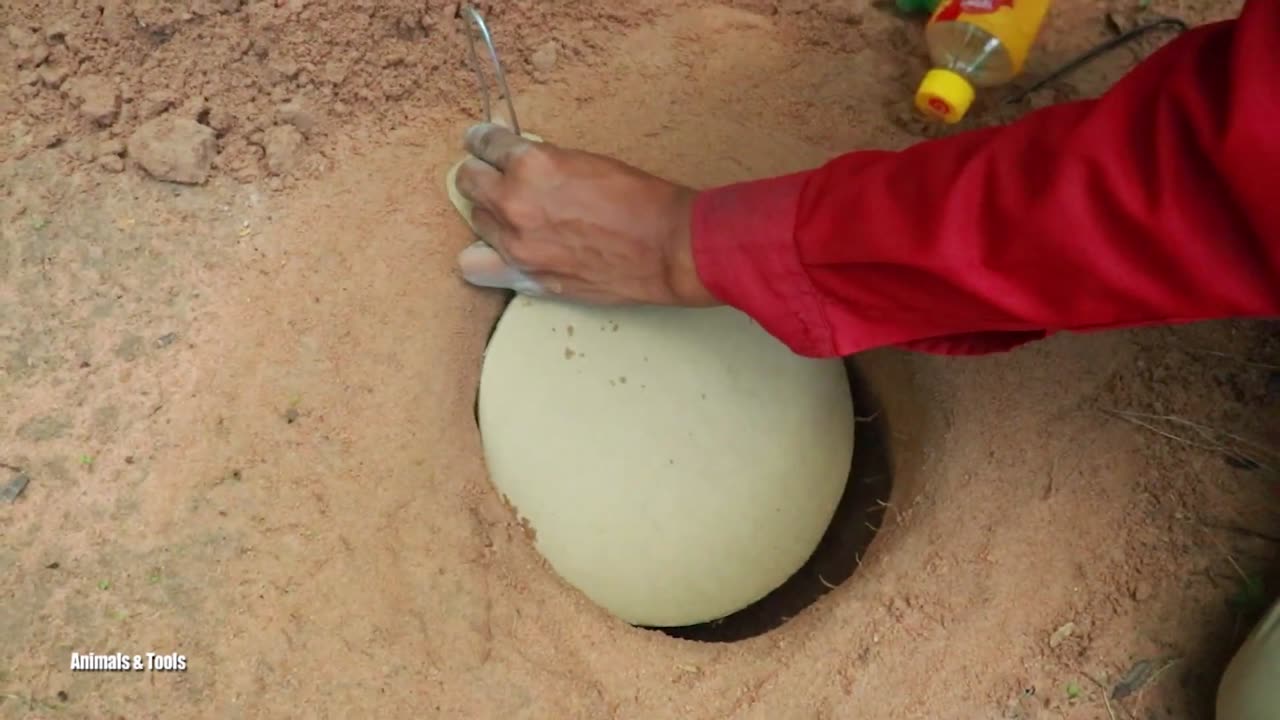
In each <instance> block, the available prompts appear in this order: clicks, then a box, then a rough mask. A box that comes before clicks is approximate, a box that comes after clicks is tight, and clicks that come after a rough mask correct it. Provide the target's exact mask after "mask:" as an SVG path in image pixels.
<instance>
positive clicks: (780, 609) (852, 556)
mask: <svg viewBox="0 0 1280 720" xmlns="http://www.w3.org/2000/svg"><path fill="white" fill-rule="evenodd" d="M514 297H515V295H514V294H513V293H508V298H507V300H508V302H510V300H512V299H514ZM504 308H505V306H504ZM500 317H501V313H499V319H500ZM496 329H497V320H496V319H495V322H494V324H493V325H492V326H491V327H490V329H489V334H488V337H487V338H486V345H487V344H488V342H489V341H490V340H492V337H493V333H494V332H495V331H496ZM844 367H845V371H846V374H847V376H848V379H849V388H850V394H851V402H852V403H853V406H854V409H855V412H856V415H857V419H856V421H855V423H854V456H853V459H852V463H851V467H850V471H849V477H848V480H847V482H846V484H845V488H844V493H843V494H842V496H841V498H840V501H839V503H838V505H837V507H836V509H835V512H834V514H833V516H832V519H831V521H830V523H829V524H828V526H827V529H826V532H825V533H824V535H823V537H822V539H821V540H820V541H819V543H818V545H817V547H816V548H815V550H814V552H813V554H812V555H811V556H810V557H809V559H808V560H807V561H806V562H805V563H804V565H803V566H801V567H800V569H799V570H797V571H796V572H795V573H794V574H793V575H792V576H791V577H790V578H789V579H788V580H787V581H786V582H784V583H783V584H782V585H781V586H779V587H777V588H776V589H774V590H773V591H772V592H770V593H769V594H768V595H766V596H765V597H763V598H761V599H760V600H757V601H756V602H755V603H753V604H751V605H749V606H747V607H746V608H743V609H742V610H739V611H737V612H735V613H733V614H731V615H728V616H726V617H723V618H720V619H718V620H713V621H710V622H706V623H700V624H697V625H688V626H683V627H661V628H645V629H649V630H653V631H657V632H662V633H665V634H667V635H669V636H672V637H676V638H681V639H687V640H696V641H702V642H736V641H741V640H746V639H749V638H753V637H756V636H759V635H763V634H765V633H767V632H769V631H771V630H775V629H777V628H779V627H781V626H783V625H784V624H786V622H787V621H788V620H790V619H791V618H793V617H795V616H796V615H798V614H799V613H800V612H802V611H803V610H804V609H805V608H807V607H809V606H810V605H812V604H813V603H815V602H817V601H818V600H819V599H821V598H822V597H823V596H824V595H826V594H827V593H828V592H831V591H832V590H834V589H835V588H836V587H838V586H839V585H840V584H841V583H842V582H844V581H846V580H848V579H849V578H850V577H852V576H853V574H854V573H855V572H856V571H857V569H858V566H859V565H860V564H861V562H862V559H863V558H864V557H866V554H867V549H868V548H869V547H870V545H871V542H872V540H873V539H874V538H875V536H876V533H877V532H878V530H879V527H880V524H881V522H882V521H883V519H884V512H885V509H886V507H887V505H886V503H887V502H888V501H889V499H890V496H891V493H892V490H893V463H892V462H891V455H890V452H889V443H888V438H889V437H890V434H889V430H888V421H887V418H886V417H885V413H884V409H883V406H882V404H881V402H880V401H879V398H878V397H877V395H876V394H875V393H874V392H873V391H872V389H871V387H870V386H869V384H868V381H867V376H866V374H865V373H863V372H862V371H861V370H860V369H859V367H858V365H857V364H856V363H855V362H854V361H846V362H845V364H844ZM473 417H474V419H475V422H476V426H477V428H479V424H480V422H479V388H478V387H477V388H476V400H475V403H474V405H473Z"/></svg>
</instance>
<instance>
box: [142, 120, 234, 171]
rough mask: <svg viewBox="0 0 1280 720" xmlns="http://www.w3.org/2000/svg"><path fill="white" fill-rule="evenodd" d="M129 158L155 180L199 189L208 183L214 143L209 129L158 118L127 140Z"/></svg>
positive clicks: (216, 146) (188, 121)
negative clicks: (193, 186) (199, 186)
mask: <svg viewBox="0 0 1280 720" xmlns="http://www.w3.org/2000/svg"><path fill="white" fill-rule="evenodd" d="M128 150H129V156H130V157H132V158H133V159H134V160H135V161H136V162H137V163H138V164H139V165H141V166H142V169H143V170H146V171H147V173H148V174H150V175H151V176H152V177H154V178H156V179H158V180H166V181H169V182H176V183H184V184H187V185H200V184H202V183H204V182H205V181H206V180H208V179H209V171H210V169H211V168H212V167H213V158H214V156H215V155H216V154H217V150H218V143H217V140H216V139H215V137H214V133H213V129H212V128H208V127H205V126H204V125H201V124H200V123H198V122H196V121H194V120H188V119H186V118H178V117H171V116H168V115H162V116H160V117H158V118H155V119H153V120H149V121H147V122H146V123H144V124H143V125H142V127H140V128H138V129H137V130H136V131H135V132H134V133H133V135H132V136H130V137H129V144H128Z"/></svg>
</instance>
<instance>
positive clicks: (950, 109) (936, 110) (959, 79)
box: [916, 68, 974, 124]
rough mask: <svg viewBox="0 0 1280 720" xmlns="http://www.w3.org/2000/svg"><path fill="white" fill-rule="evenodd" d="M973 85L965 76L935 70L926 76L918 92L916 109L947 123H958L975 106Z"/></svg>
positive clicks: (949, 71) (948, 71) (938, 69)
mask: <svg viewBox="0 0 1280 720" xmlns="http://www.w3.org/2000/svg"><path fill="white" fill-rule="evenodd" d="M973 97H974V90H973V85H971V84H969V81H968V80H966V79H964V76H963V75H961V74H959V73H957V72H952V71H951V70H942V69H940V68H935V69H933V70H930V71H929V72H928V73H926V74H925V76H924V80H921V81H920V88H919V89H918V90H916V108H918V109H919V110H920V112H922V113H924V114H925V115H929V116H931V117H935V118H938V119H939V120H942V121H943V122H945V123H948V124H953V123H958V122H960V120H961V119H962V118H963V117H964V114H965V113H966V112H968V111H969V106H970V105H972V104H973Z"/></svg>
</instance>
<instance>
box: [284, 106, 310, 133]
mask: <svg viewBox="0 0 1280 720" xmlns="http://www.w3.org/2000/svg"><path fill="white" fill-rule="evenodd" d="M276 120H278V121H279V122H281V123H283V124H285V125H292V126H294V127H296V128H298V130H300V131H302V133H303V134H304V135H305V134H309V133H310V132H311V131H312V130H313V129H315V126H316V116H315V113H313V112H311V110H310V108H309V107H308V106H307V103H305V102H304V101H302V100H290V101H289V102H287V103H284V104H283V105H281V106H280V107H279V108H277V109H276Z"/></svg>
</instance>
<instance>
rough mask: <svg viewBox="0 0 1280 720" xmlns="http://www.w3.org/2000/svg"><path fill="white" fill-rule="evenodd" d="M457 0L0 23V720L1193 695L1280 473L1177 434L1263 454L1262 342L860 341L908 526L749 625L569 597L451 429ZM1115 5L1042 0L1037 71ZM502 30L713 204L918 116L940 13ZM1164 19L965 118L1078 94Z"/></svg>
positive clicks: (1221, 657)
mask: <svg viewBox="0 0 1280 720" xmlns="http://www.w3.org/2000/svg"><path fill="white" fill-rule="evenodd" d="M445 5H446V4H445V3H438V2H435V1H434V0H432V2H428V3H426V6H425V7H426V9H425V10H424V4H423V3H422V2H421V1H420V0H417V1H414V2H410V1H408V0H392V1H390V2H382V3H373V2H369V1H367V0H366V1H362V2H337V1H336V0H312V1H310V2H308V1H306V0H274V1H272V2H251V3H246V2H242V1H241V0H187V1H186V2H161V1H160V0H133V1H132V2H124V1H123V0H99V2H94V3H82V2H72V1H71V0H61V1H52V2H38V3H26V4H20V3H6V4H4V5H3V6H0V25H4V26H5V27H6V28H7V35H6V37H5V38H4V39H3V40H0V67H4V68H5V71H4V72H0V86H2V87H0V89H3V91H4V92H3V94H2V95H0V123H2V127H3V130H4V132H3V134H2V135H0V233H2V234H0V240H2V241H3V242H2V243H0V401H2V402H3V405H2V406H0V407H3V409H4V411H5V412H4V413H3V415H2V416H0V438H3V442H0V462H2V463H3V464H4V466H3V469H0V482H8V481H9V480H10V479H11V478H12V477H13V476H16V475H18V474H23V475H25V476H27V477H28V478H29V481H30V484H29V485H28V486H27V488H26V490H25V492H24V493H23V494H22V495H21V496H20V497H19V498H18V499H17V501H16V502H13V503H9V504H5V503H0V568H2V569H3V577H4V578H5V580H6V582H4V584H3V589H2V590H0V598H2V602H0V713H2V714H3V716H4V717H21V718H26V717H32V718H35V717H76V718H80V717H83V718H117V717H121V718H123V717H175V716H176V717H219V718H258V717H411V716H412V717H440V718H548V717H564V718H665V717H672V718H676V717H678V718H769V719H770V720H774V719H777V718H876V719H879V718H885V719H893V718H931V719H948V718H955V719H957V720H970V719H973V718H1028V719H1029V718H1071V719H1084V718H1142V719H1143V720H1146V719H1147V718H1200V717H1208V716H1209V715H1208V712H1209V710H1208V708H1209V707H1210V701H1211V698H1212V693H1213V688H1214V684H1215V682H1216V675H1217V673H1218V672H1219V671H1220V669H1221V667H1222V665H1223V664H1224V663H1225V660H1226V658H1227V657H1229V655H1230V653H1231V652H1232V650H1233V648H1234V647H1235V646H1236V645H1237V644H1238V643H1239V642H1240V640H1241V639H1242V637H1243V633H1244V632H1245V630H1246V629H1247V627H1248V624H1249V623H1250V621H1251V619H1252V618H1253V617H1254V616H1256V614H1257V612H1258V611H1259V610H1260V609H1261V608H1262V606H1263V605H1264V604H1265V602H1266V600H1267V599H1268V597H1269V595H1268V590H1267V588H1274V587H1275V583H1274V582H1271V581H1273V580H1275V579H1276V576H1275V572H1274V571H1275V568H1276V566H1277V563H1276V560H1277V549H1278V548H1280V543H1278V542H1277V538H1276V537H1275V536H1276V533H1275V531H1274V529H1273V528H1275V527H1276V525H1277V519H1278V516H1280V497H1278V496H1277V493H1276V481H1275V478H1274V476H1273V475H1271V476H1269V475H1268V473H1267V472H1266V471H1265V469H1262V468H1257V467H1254V465H1253V464H1251V463H1250V462H1248V461H1247V460H1244V459H1242V458H1241V457H1238V455H1241V454H1242V451H1240V450H1238V449H1236V450H1230V449H1228V450H1224V449H1222V448H1221V447H1219V446H1220V445H1221V444H1222V441H1223V440H1224V437H1223V436H1221V435H1218V434H1213V433H1210V434H1209V435H1206V434H1204V433H1201V432H1199V431H1197V429H1196V428H1195V427H1192V426H1190V425H1188V424H1187V423H1197V424H1200V425H1203V426H1208V427H1213V428H1218V429H1221V430H1223V431H1227V432H1230V433H1233V434H1235V435H1238V436H1241V437H1248V438H1254V439H1256V440H1258V441H1259V442H1262V443H1275V442H1280V437H1277V436H1276V428H1277V427H1280V424H1277V422H1276V420H1277V408H1278V407H1280V405H1278V404H1277V402H1276V401H1277V399H1278V398H1280V382H1278V379H1277V375H1276V372H1275V370H1274V369H1273V367H1271V366H1268V365H1267V364H1268V363H1272V364H1275V363H1277V362H1280V341H1278V340H1277V335H1276V333H1275V332H1274V327H1271V326H1268V325H1266V324H1262V323H1210V324H1205V325H1201V326H1195V327H1189V328H1181V329H1176V330H1172V329H1149V330H1143V331H1134V332H1123V333H1109V334H1103V335H1093V336H1077V337H1061V338H1056V339H1053V340H1050V341H1047V342H1044V343H1041V344H1038V345H1035V346H1032V347H1029V348H1025V349H1022V350H1020V351H1018V352H1015V353H1012V354H1009V355H1004V356H997V357H989V358H982V359H965V360H945V359H938V358H930V357H922V356H911V355H906V354H903V353H898V352H893V351H883V352H875V353H869V354H867V355H866V356H865V357H862V358H859V359H858V365H859V367H860V368H861V370H862V372H863V373H864V374H865V375H866V377H867V378H868V379H869V381H870V382H871V384H872V386H873V387H874V388H875V389H876V392H877V393H878V394H879V395H880V397H881V401H882V402H883V405H884V410H885V416H886V417H887V418H888V426H889V428H890V429H891V439H890V446H891V451H892V458H893V459H892V469H893V475H894V485H893V491H892V495H891V498H890V502H889V505H890V507H889V509H888V510H887V511H886V512H885V513H884V519H883V524H882V527H881V529H880V532H879V534H878V535H877V537H876V539H875V540H874V542H873V544H872V545H871V547H870V550H869V552H867V553H866V554H865V555H864V556H862V563H861V567H860V568H859V569H858V572H856V573H855V574H854V575H853V576H852V577H851V578H850V579H848V580H847V581H845V582H844V583H842V584H840V585H839V587H837V588H836V589H835V590H833V591H831V592H829V593H827V594H826V595H825V596H823V597H821V598H820V599H818V600H817V601H816V602H814V603H812V604H811V605H809V607H807V608H806V609H804V610H803V611H802V612H799V613H798V614H797V615H796V616H795V617H794V618H792V619H790V620H789V621H788V622H786V623H785V624H783V625H782V626H781V627H780V628H778V629H776V630H773V631H771V632H768V633H765V634H763V635H759V636H756V637H751V638H748V639H744V640H742V641H740V642H732V643H726V642H694V641H689V640H682V639H676V638H672V637H669V636H667V635H664V634H662V633H658V632H653V631H648V630H643V629H636V628H630V627H627V626H625V625H622V624H620V623H618V622H617V621H614V620H612V619H611V618H609V617H607V616H606V615H604V614H603V613H602V612H600V611H599V610H597V609H595V608H594V607H592V606H591V605H590V604H589V603H587V602H586V601H585V600H584V599H583V598H581V597H579V596H578V595H577V594H576V593H575V592H573V591H571V590H570V589H568V588H567V587H565V586H564V585H563V584H561V583H560V582H559V581H558V580H557V579H556V578H555V577H554V576H553V575H552V574H551V573H550V572H549V571H548V570H547V569H546V567H545V566H544V565H543V564H542V563H541V562H540V560H539V558H538V556H537V554H536V553H535V551H534V550H533V548H532V546H531V544H530V543H529V541H528V538H527V537H526V536H525V534H524V533H523V532H522V530H521V528H520V527H519V525H518V524H517V523H516V522H515V521H514V519H513V517H512V516H511V515H510V513H509V511H508V510H507V508H505V507H504V506H503V505H502V504H501V503H500V501H499V500H498V499H497V498H496V497H495V496H494V494H493V492H492V491H491V490H490V486H489V484H488V482H487V479H486V477H485V472H484V468H483V464H482V462H481V459H480V452H479V447H480V446H479V438H478V437H477V432H476V428H475V425H474V422H473V420H472V403H473V399H474V392H475V384H476V380H477V374H478V368H479V358H480V353H481V350H482V348H483V344H484V342H485V338H486V335H487V332H488V330H489V328H490V326H491V324H492V322H493V321H494V319H495V318H496V315H497V313H498V312H499V310H500V308H501V304H502V298H500V297H498V296H496V295H494V294H492V293H488V292H483V291H479V290H476V289H472V288H468V287H466V286H465V285H464V284H463V283H462V282H461V281H460V280H459V279H458V278H457V277H456V275H455V273H454V270H453V267H452V258H453V256H454V253H455V252H456V250H457V249H458V248H460V247H462V246H463V245H464V244H465V243H466V242H467V241H468V237H467V236H466V233H465V231H464V229H463V227H462V226H461V224H460V223H459V221H458V220H457V218H456V217H455V216H454V215H453V213H452V210H451V209H450V208H449V207H448V206H447V202H446V200H445V197H444V194H443V192H442V187H441V178H442V175H443V173H444V172H445V170H446V169H447V167H448V165H449V164H450V163H451V162H453V161H454V160H456V159H457V158H458V156H459V153H460V150H459V144H460V136H461V132H462V130H463V129H464V128H465V127H466V126H467V125H468V124H469V123H470V122H471V121H473V120H474V119H475V118H476V117H477V115H478V113H479V109H478V102H477V100H476V97H475V90H474V83H473V82H472V79H471V76H470V75H469V74H468V69H467V66H466V64H465V55H464V54H463V52H462V49H461V47H462V46H461V45H460V44H459V43H460V36H459V34H458V31H457V29H456V28H455V27H454V25H453V23H452V22H451V21H450V20H449V15H450V13H451V12H452V11H451V9H450V8H448V7H445ZM1236 7H1237V6H1236V5H1233V4H1227V5H1226V6H1220V5H1219V4H1216V3H1209V2H1205V1H1201V0H1181V1H1180V2H1172V1H1168V0H1156V3H1155V7H1154V10H1158V11H1161V12H1167V13H1172V14H1177V15H1179V16H1182V17H1185V18H1187V19H1188V20H1190V21H1193V22H1202V21H1206V20H1212V19H1217V18H1221V17H1226V16H1229V15H1230V14H1231V13H1232V12H1233V11H1234V10H1235V9H1236ZM1129 9H1130V6H1128V5H1121V4H1119V3H1115V4H1109V3H1107V2H1099V1H1096V0H1071V1H1067V0H1063V1H1062V2H1059V3H1058V4H1057V5H1056V6H1055V8H1054V10H1053V12H1052V15H1051V18H1050V21H1049V24H1048V27H1047V29H1046V34H1045V38H1044V40H1043V42H1042V43H1041V45H1040V47H1039V49H1038V51H1037V53H1038V54H1037V55H1036V57H1035V59H1034V62H1033V63H1032V65H1031V67H1030V68H1029V71H1028V72H1029V73H1030V75H1029V77H1035V76H1036V75H1037V74H1039V73H1043V72H1045V71H1047V70H1048V69H1049V68H1051V67H1052V66H1054V65H1055V64H1057V63H1060V62H1062V61H1063V60H1065V59H1066V58H1068V57H1070V56H1071V55H1073V54H1074V53H1076V52H1079V51H1081V50H1083V49H1084V48H1086V47H1087V46H1089V45H1091V44H1092V43H1094V42H1097V41H1099V40H1101V39H1103V38H1105V37H1106V36H1107V34H1108V32H1109V31H1108V28H1107V24H1106V22H1105V21H1104V17H1105V15H1106V13H1107V12H1108V11H1115V12H1117V13H1118V15H1117V18H1118V19H1119V20H1120V21H1121V22H1122V23H1123V22H1127V21H1128V20H1129V18H1130V17H1131V13H1130V12H1129ZM490 19H491V22H492V24H493V26H494V30H495V32H496V33H497V34H498V37H499V41H500V43H501V46H502V48H503V51H504V53H505V54H506V56H507V58H508V63H509V65H510V66H511V70H512V74H513V82H514V83H515V85H516V87H517V88H518V97H519V101H520V111H521V113H522V116H521V119H522V121H523V122H524V124H525V125H526V126H527V127H528V128H530V129H532V130H534V131H536V132H538V133H540V134H542V135H544V136H545V137H547V138H548V139H549V140H552V141H558V142H562V143H565V144H573V145H577V146H583V147H587V148H590V149H595V150H599V151H604V152H608V153H612V154H615V155H618V156H620V157H623V158H625V159H627V160H629V161H632V162H635V163H637V164H640V165H641V166H643V167H646V168H648V169H651V170H654V171H657V172H660V173H663V174H666V175H669V176H672V177H677V178H680V179H682V180H685V181H687V182H690V183H693V184H697V185H708V184H712V183H721V182H726V181H731V180H737V179H744V178H748V177H752V176H759V175H767V174H776V173H781V172H785V171H788V170H793V169H800V168H804V167H807V166H810V165H813V164H815V163H818V162H821V161H822V160H823V159H824V158H826V157H828V156H830V155H831V154H833V153H836V152H839V151H842V150H846V149H852V148H856V147H886V148H893V147H902V146H904V145H906V144H909V143H911V142H913V141H915V140H918V139H919V137H920V136H921V135H922V134H926V133H928V132H931V131H929V130H926V129H925V128H924V126H923V125H922V124H920V123H918V122H916V121H914V120H912V119H911V118H910V114H909V113H908V112H907V107H908V100H909V98H910V92H911V90H912V87H913V85H914V82H915V81H916V78H917V77H918V74H919V72H920V71H921V70H922V69H923V59H922V58H923V57H924V56H923V52H922V44H921V41H920V37H919V29H918V27H917V26H916V24H915V23H913V22H912V21H908V20H904V19H902V18H898V17H895V16H893V15H892V14H891V13H889V12H887V11H885V10H884V9H882V8H880V7H879V6H878V5H876V4H869V3H866V2H841V1H831V2H810V1H808V0H804V1H800V0H780V1H779V2H770V1H768V0H739V1H738V2H733V3H724V2H712V1H710V0H707V1H705V2H699V1H695V0H681V1H679V2H673V3H657V2H654V0H640V1H639V2H633V3H626V4H623V5H618V4H615V3H605V2H569V1H568V0H559V1H555V2H551V1H548V2H540V3H535V2H531V1H524V2H516V1H513V2H507V3H495V4H494V7H493V8H492V9H491V11H490ZM1166 37H1167V36H1166ZM1163 39H1165V38H1161V37H1152V38H1149V39H1147V40H1144V41H1143V42H1142V43H1139V44H1138V46H1136V47H1134V48H1129V49H1124V50H1121V51H1118V52H1116V53H1114V54H1112V55H1110V56H1108V57H1107V58H1106V59H1104V60H1102V61H1099V62H1098V63H1096V64H1094V65H1091V66H1089V67H1087V68H1086V69H1084V70H1081V71H1080V72H1078V73H1076V74H1074V75H1072V76H1071V77H1069V78H1068V79H1066V80H1064V81H1062V82H1060V83H1057V84H1055V85H1054V86H1053V87H1051V88H1048V89H1046V90H1044V91H1041V92H1039V93H1037V94H1036V96H1034V97H1032V98H1030V99H1029V100H1027V101H1025V102H1023V103H1021V104H1019V105H1016V106H1004V107H997V106H995V103H994V99H993V98H989V99H988V100H987V102H986V104H985V106H984V107H982V108H979V109H978V110H977V111H976V112H975V116H974V118H973V120H972V121H971V122H972V123H973V124H983V123H991V122H996V121H1003V120H1008V119H1011V118H1012V117H1015V116H1016V115H1017V114H1019V113H1021V112H1025V111H1026V110H1027V109H1028V108H1029V107H1032V106H1035V105H1039V104H1045V103H1048V102H1053V101H1057V100H1064V99H1071V98H1076V97H1087V96H1090V95H1094V94H1097V93H1099V92H1101V91H1103V90H1104V89H1105V88H1106V87H1107V85H1108V84H1109V83H1110V82H1112V81H1114V80H1115V78H1117V77H1118V76H1119V75H1120V74H1121V73H1123V72H1124V70H1125V69H1126V68H1128V67H1130V66H1131V65H1132V63H1133V62H1135V61H1136V59H1137V58H1138V57H1140V56H1141V55H1142V54H1143V53H1145V52H1147V51H1149V49H1150V48H1151V47H1153V46H1155V45H1156V44H1158V43H1159V42H1161V41H1162V40H1163ZM11 70H12V71H11ZM86 78H89V79H91V80H92V79H94V78H97V79H100V80H102V81H104V82H106V83H107V84H108V85H109V87H107V88H106V89H105V90H104V89H103V88H100V87H93V86H92V83H90V82H86ZM995 96H996V97H998V96H999V94H998V93H996V94H995ZM156 117H159V118H160V121H159V123H160V124H158V125H157V124H155V122H156V121H155V120H154V118H156ZM148 123H152V124H150V125H149V124H148ZM153 175H158V176H160V177H165V176H174V175H181V176H185V177H187V178H188V181H187V182H195V183H196V184H176V183H171V182H162V181H160V180H157V179H156V178H155V177H153ZM171 179H172V177H171ZM1118 413H1119V414H1118ZM1123 413H1128V415H1124V414H1123ZM1134 413H1144V414H1145V415H1135V414H1134ZM1149 416H1150V417H1149ZM1153 417H1154V418H1157V419H1152V418H1153ZM1160 418H1163V419H1160ZM1167 418H1175V420H1169V419H1167ZM1139 423H1145V424H1147V425H1149V426H1151V427H1143V426H1142V425H1140V424H1139ZM1180 423H1181V424H1180ZM1152 428H1154V430H1153V429H1152ZM1161 433H1163V434H1161ZM1169 435H1173V436H1177V437H1182V438H1189V439H1192V440H1193V441H1194V443H1195V445H1196V446H1189V445H1187V444H1185V443H1182V442H1179V441H1178V440H1176V439H1171V438H1170V437H1168V436H1169ZM1226 444H1227V445H1232V446H1234V445H1235V443H1234V441H1231V440H1230V439H1226ZM1233 454H1234V455H1233ZM1251 454H1252V455H1254V456H1256V457H1258V458H1259V459H1265V458H1264V457H1263V456H1261V455H1259V454H1258V453H1257V452H1256V451H1253V452H1252V453H1251ZM73 651H78V652H95V653H111V652H117V651H119V652H126V653H130V654H133V653H146V652H158V653H167V652H178V653H182V654H184V655H185V656H186V657H187V658H188V669H187V670H186V671H185V672H182V673H146V672H142V673H127V674H115V673H72V672H70V671H69V662H70V657H71V653H72V652H73Z"/></svg>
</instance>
